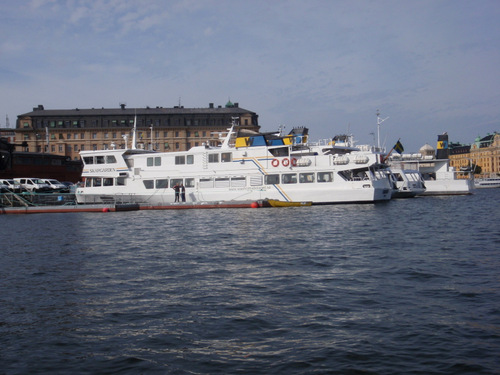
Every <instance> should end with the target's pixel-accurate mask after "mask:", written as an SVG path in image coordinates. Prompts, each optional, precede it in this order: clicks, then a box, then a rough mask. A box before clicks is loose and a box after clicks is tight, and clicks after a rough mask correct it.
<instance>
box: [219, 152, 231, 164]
mask: <svg viewBox="0 0 500 375" xmlns="http://www.w3.org/2000/svg"><path fill="white" fill-rule="evenodd" d="M220 161H221V162H222V163H229V162H230V161H231V153H230V152H224V153H222V154H221V155H220Z"/></svg>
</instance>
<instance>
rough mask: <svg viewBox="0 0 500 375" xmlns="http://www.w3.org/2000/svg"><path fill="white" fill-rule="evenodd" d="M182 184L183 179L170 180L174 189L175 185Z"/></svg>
mask: <svg viewBox="0 0 500 375" xmlns="http://www.w3.org/2000/svg"><path fill="white" fill-rule="evenodd" d="M180 184H182V178H172V179H171V180H170V186H172V187H174V186H175V185H180Z"/></svg>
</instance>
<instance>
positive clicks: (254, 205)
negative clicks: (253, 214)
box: [250, 202, 259, 208]
mask: <svg viewBox="0 0 500 375" xmlns="http://www.w3.org/2000/svg"><path fill="white" fill-rule="evenodd" d="M250 207H252V208H259V204H258V203H257V202H252V204H251V205H250Z"/></svg>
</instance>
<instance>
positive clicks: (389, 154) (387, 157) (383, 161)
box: [382, 138, 401, 163]
mask: <svg viewBox="0 0 500 375" xmlns="http://www.w3.org/2000/svg"><path fill="white" fill-rule="evenodd" d="M400 140H401V138H399V139H398V141H397V142H396V144H395V145H394V146H392V148H391V151H389V153H388V154H387V155H386V157H385V158H384V160H382V163H385V162H386V160H387V159H389V156H391V153H392V152H393V151H394V147H396V145H397V144H398V142H399V141H400Z"/></svg>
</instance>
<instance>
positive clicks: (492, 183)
mask: <svg viewBox="0 0 500 375" xmlns="http://www.w3.org/2000/svg"><path fill="white" fill-rule="evenodd" d="M474 187H475V188H476V189H487V188H500V178H494V177H486V178H478V179H476V180H474Z"/></svg>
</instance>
